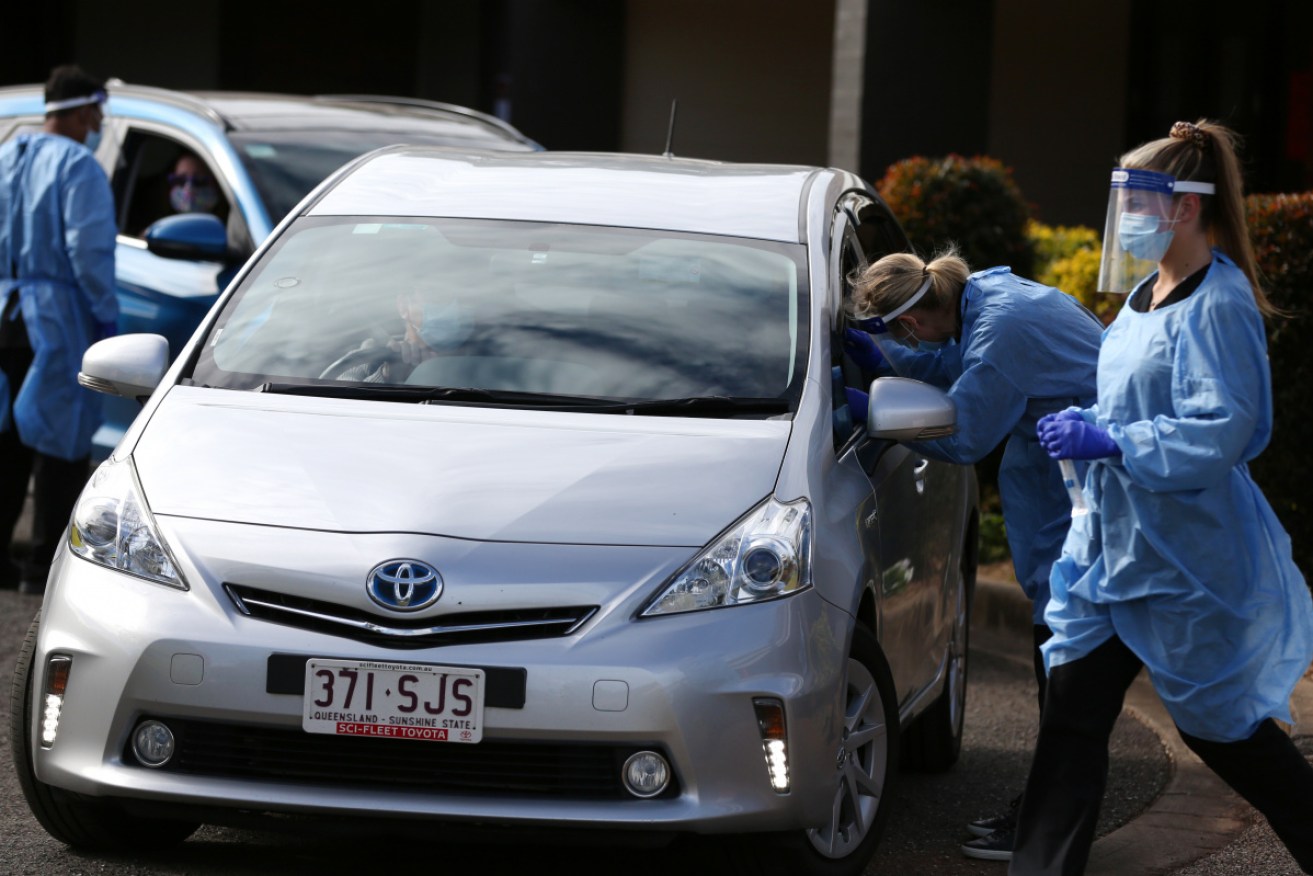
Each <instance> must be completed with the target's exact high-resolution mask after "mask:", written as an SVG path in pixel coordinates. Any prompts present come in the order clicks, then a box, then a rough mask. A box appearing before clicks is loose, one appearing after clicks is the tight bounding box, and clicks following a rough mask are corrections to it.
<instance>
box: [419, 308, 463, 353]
mask: <svg viewBox="0 0 1313 876" xmlns="http://www.w3.org/2000/svg"><path fill="white" fill-rule="evenodd" d="M471 328H472V327H471V326H470V321H469V318H468V317H467V316H466V315H465V309H464V308H463V307H461V306H460V305H459V304H457V303H456V302H454V301H453V302H451V303H449V304H446V305H437V306H435V305H432V304H425V305H424V320H423V322H421V323H420V325H419V328H418V332H419V337H420V340H422V341H423V342H424V343H426V344H428V345H429V347H431V348H432V349H434V350H442V349H446V348H449V347H456V346H459V345H460V344H462V343H464V341H465V339H466V338H468V337H469V335H470V329H471Z"/></svg>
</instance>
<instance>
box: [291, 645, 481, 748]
mask: <svg viewBox="0 0 1313 876" xmlns="http://www.w3.org/2000/svg"><path fill="white" fill-rule="evenodd" d="M484 687H485V685H484V677H483V670H482V669H472V668H470V667H455V666H428V665H424V664H418V663H375V662H372V661H367V660H325V659H320V658H312V659H310V660H307V661H306V664H305V699H304V700H303V702H302V708H303V711H302V715H301V727H302V729H304V730H305V731H306V732H308V733H331V734H333V735H335V736H376V737H379V738H384V739H416V740H422V741H426V742H478V741H479V740H481V739H482V738H483V693H484Z"/></svg>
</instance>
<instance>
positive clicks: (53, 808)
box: [9, 613, 199, 853]
mask: <svg viewBox="0 0 1313 876" xmlns="http://www.w3.org/2000/svg"><path fill="white" fill-rule="evenodd" d="M40 626H41V615H40V613H38V614H37V616H36V617H35V618H33V619H32V625H31V626H30V627H28V630H27V636H26V637H25V638H24V639H23V647H22V649H21V650H20V651H19V652H18V664H17V665H16V666H15V667H14V680H13V684H12V685H11V687H10V689H9V740H10V750H11V751H12V752H13V757H14V770H15V772H17V773H18V784H19V786H20V787H21V788H22V789H23V796H24V797H25V798H26V799H27V805H28V807H29V808H31V810H32V814H33V815H35V816H36V820H37V821H39V822H40V823H41V826H42V827H43V828H45V829H46V832H47V833H48V834H50V835H51V836H53V837H54V838H55V839H57V840H59V841H60V842H62V843H66V844H67V845H70V846H73V847H75V848H79V849H86V850H88V851H103V852H129V853H131V852H145V851H152V850H155V849H161V848H167V847H169V846H173V845H177V844H178V843H180V842H182V841H183V840H185V839H186V838H187V837H189V836H191V835H192V833H194V832H195V831H196V828H197V827H199V825H198V824H196V823H194V822H188V821H168V820H164V819H154V818H134V817H132V816H130V815H128V814H127V813H126V812H124V811H123V810H122V809H120V808H119V807H118V806H117V805H115V804H114V803H112V802H110V801H107V800H97V799H95V798H91V797H83V796H81V795H78V794H72V793H70V792H67V791H62V790H60V789H59V788H54V787H51V786H50V785H47V784H46V783H45V782H42V781H41V780H40V779H38V778H37V777H36V772H35V771H34V770H33V768H32V688H33V685H34V684H35V679H36V677H37V676H38V675H39V673H38V671H37V669H38V667H35V666H34V665H33V658H34V656H35V654H36V639H37V631H38V630H39V629H40ZM74 670H75V671H76V667H74Z"/></svg>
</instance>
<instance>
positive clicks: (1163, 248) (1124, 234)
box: [1117, 213, 1175, 262]
mask: <svg viewBox="0 0 1313 876" xmlns="http://www.w3.org/2000/svg"><path fill="white" fill-rule="evenodd" d="M1162 223H1163V220H1162V219H1159V218H1158V217H1157V216H1154V215H1153V214H1146V213H1123V214H1122V216H1121V219H1119V220H1118V222H1117V239H1118V241H1120V243H1121V247H1122V249H1124V250H1126V251H1127V252H1128V253H1130V254H1131V255H1133V256H1135V257H1136V258H1137V259H1144V260H1145V261H1147V262H1160V261H1162V258H1163V256H1164V255H1165V254H1166V253H1167V248H1168V247H1169V246H1171V245H1172V235H1173V233H1174V232H1172V230H1171V229H1168V230H1167V231H1159V230H1158V226H1159V225H1161V224H1162ZM1173 224H1175V223H1173Z"/></svg>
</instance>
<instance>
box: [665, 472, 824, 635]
mask: <svg viewBox="0 0 1313 876" xmlns="http://www.w3.org/2000/svg"><path fill="white" fill-rule="evenodd" d="M811 540H812V512H811V504H810V503H809V502H808V501H807V500H806V499H799V500H797V501H796V502H790V503H788V504H785V503H783V502H779V501H777V500H775V499H773V498H772V499H767V500H766V501H765V502H763V503H761V504H760V505H758V506H757V507H756V508H755V509H753V510H752V511H751V512H749V513H748V514H747V516H745V517H744V518H743V519H742V520H740V521H739V522H738V523H736V524H734V526H732V527H730V529H729V530H728V531H727V532H726V533H725V534H724V535H722V536H720V537H719V538H717V539H716V540H715V541H714V542H712V543H711V544H710V545H708V546H707V548H706V549H705V550H703V551H702V553H700V554H698V555H697V556H696V557H694V558H693V560H692V562H690V563H689V564H688V565H687V566H685V567H684V568H683V569H681V570H680V571H679V572H677V573H676V574H675V576H674V577H673V578H671V579H670V580H669V581H667V582H666V583H665V584H664V585H663V586H662V588H661V591H660V592H659V593H658V594H657V596H656V598H655V599H653V600H652V602H651V603H649V604H648V606H647V608H645V609H643V612H642V614H643V615H644V616H651V615H655V614H675V613H677V612H682V611H699V610H701V609H704V608H719V607H720V606H724V605H742V604H743V603H745V602H761V601H762V600H765V599H775V598H776V597H780V596H786V595H788V594H790V593H796V592H798V591H799V590H804V589H806V588H807V587H810V586H811V583H812V566H811Z"/></svg>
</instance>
